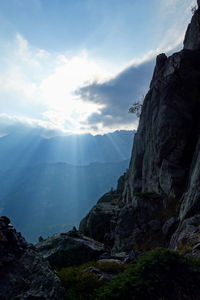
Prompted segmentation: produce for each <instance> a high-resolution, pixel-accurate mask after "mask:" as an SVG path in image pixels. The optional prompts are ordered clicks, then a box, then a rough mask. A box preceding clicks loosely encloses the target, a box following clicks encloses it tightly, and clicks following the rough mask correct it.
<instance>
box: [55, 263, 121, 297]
mask: <svg viewBox="0 0 200 300" xmlns="http://www.w3.org/2000/svg"><path fill="white" fill-rule="evenodd" d="M89 267H95V268H97V269H99V270H100V271H102V272H105V273H112V274H117V273H119V272H122V271H123V270H124V269H125V268H126V265H124V264H123V263H121V264H120V263H117V262H113V261H111V262H109V261H106V260H105V261H99V262H89V263H86V264H83V265H80V266H78V267H77V266H73V267H67V268H63V269H61V270H60V271H59V272H58V276H59V277H60V279H61V282H62V284H63V286H64V288H65V290H66V298H67V299H68V300H89V299H92V300H93V299H94V297H95V292H96V289H97V288H99V287H101V286H103V285H104V284H105V281H104V280H102V281H100V280H99V279H98V276H96V275H95V274H94V273H91V272H86V271H85V270H86V269H87V268H89Z"/></svg>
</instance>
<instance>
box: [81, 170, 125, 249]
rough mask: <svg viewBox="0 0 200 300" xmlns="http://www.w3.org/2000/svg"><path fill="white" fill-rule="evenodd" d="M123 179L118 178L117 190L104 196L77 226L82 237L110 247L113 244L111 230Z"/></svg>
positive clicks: (117, 210) (115, 216)
mask: <svg viewBox="0 0 200 300" xmlns="http://www.w3.org/2000/svg"><path fill="white" fill-rule="evenodd" d="M125 177H126V174H124V175H122V176H121V177H120V178H119V180H118V184H117V189H116V190H115V191H113V190H111V191H110V192H108V193H106V194H104V195H103V196H102V197H101V198H100V199H99V200H98V202H97V204H96V205H95V206H94V207H93V208H92V209H91V210H90V212H89V213H88V214H87V216H86V217H85V218H84V219H83V220H82V221H81V222H80V225H79V229H80V231H81V232H82V233H83V234H84V235H87V236H89V237H91V238H93V239H95V240H97V241H100V242H103V243H105V244H106V245H107V246H110V247H111V246H112V245H113V243H114V236H113V228H114V227H115V224H116V219H117V215H118V213H119V210H120V204H121V199H122V191H123V188H124V181H125Z"/></svg>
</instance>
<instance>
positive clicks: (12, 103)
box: [0, 0, 195, 135]
mask: <svg viewBox="0 0 200 300" xmlns="http://www.w3.org/2000/svg"><path fill="white" fill-rule="evenodd" d="M194 4H195V1H192V2H191V1H189V0H184V1H183V0H173V1H172V0H163V1H162V2H161V3H160V2H159V4H158V6H157V10H156V11H155V18H157V19H158V21H157V22H158V24H161V27H162V30H160V29H159V28H157V29H156V30H155V33H156V36H155V37H152V40H153V39H154V40H156V41H160V43H157V42H156V46H155V47H154V45H153V44H152V45H153V46H151V47H152V50H151V48H148V51H146V53H145V54H144V55H141V56H138V55H137V57H134V54H133V59H132V60H127V61H126V59H125V58H123V59H122V60H121V61H120V62H116V61H112V59H111V58H109V59H108V58H103V59H99V58H97V56H95V53H94V49H89V50H84V49H83V50H81V51H79V52H76V53H74V52H73V55H72V54H71V53H70V52H66V51H63V52H62V53H53V52H52V51H46V50H44V49H39V48H36V47H33V46H32V45H31V44H30V43H29V42H28V41H27V40H26V39H25V38H24V37H23V36H22V35H21V34H19V33H17V34H15V35H12V38H11V35H10V36H9V39H6V38H5V37H4V40H2V41H1V45H2V47H1V50H0V69H1V73H0V135H3V134H6V133H11V132H13V131H16V130H18V131H19V130H21V131H23V130H26V131H27V130H33V129H34V130H36V131H38V132H43V133H44V134H45V135H46V133H47V134H49V132H52V134H55V133H59V134H60V133H61V132H62V134H67V133H73V132H76V133H84V132H90V133H92V134H96V133H103V132H108V131H113V130H116V129H136V127H137V122H138V120H137V118H136V117H135V115H133V114H129V113H128V110H129V108H130V106H131V105H132V103H133V102H135V101H138V100H140V99H141V98H143V95H145V94H146V92H147V91H148V88H149V83H150V80H151V76H152V73H153V68H154V64H155V57H156V55H157V54H159V53H161V52H168V53H170V51H174V50H176V49H178V48H177V47H180V43H181V42H182V40H183V36H184V32H185V26H186V24H187V22H188V19H189V18H190V16H191V12H190V7H191V6H192V5H194ZM179 7H180V9H179ZM163 16H164V17H163ZM162 18H163V20H162ZM180 20H182V21H181V22H180ZM164 27H165V34H163V30H164V29H163V28H164ZM132 39H134V37H132ZM145 46H146V45H145ZM102 47H103V45H102ZM116 52H117V49H116ZM91 53H92V54H91ZM23 127H24V128H23Z"/></svg>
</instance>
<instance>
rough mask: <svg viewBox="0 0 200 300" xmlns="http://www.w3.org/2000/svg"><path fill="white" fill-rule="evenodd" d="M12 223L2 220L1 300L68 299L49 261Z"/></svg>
mask: <svg viewBox="0 0 200 300" xmlns="http://www.w3.org/2000/svg"><path fill="white" fill-rule="evenodd" d="M9 223H10V222H9V219H8V218H6V217H1V218H0V299H1V300H14V299H20V300H25V299H27V300H28V299H29V300H30V299H38V300H39V299H40V300H49V299H52V300H53V299H55V300H56V299H57V300H62V299H64V291H63V288H62V287H61V284H60V281H59V279H58V277H57V276H56V274H55V273H54V271H52V270H51V268H50V266H49V264H48V262H47V261H45V260H44V259H43V258H42V256H40V255H39V253H38V252H37V250H36V249H35V247H34V246H33V245H32V244H28V243H27V242H26V241H25V240H24V238H23V237H22V236H21V234H20V233H18V232H16V230H15V229H14V228H13V227H12V225H10V224H9Z"/></svg>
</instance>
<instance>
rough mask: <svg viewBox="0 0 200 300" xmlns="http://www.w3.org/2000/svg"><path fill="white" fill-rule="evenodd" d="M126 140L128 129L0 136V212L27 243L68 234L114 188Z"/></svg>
mask: <svg viewBox="0 0 200 300" xmlns="http://www.w3.org/2000/svg"><path fill="white" fill-rule="evenodd" d="M132 142H133V132H132V131H117V132H114V133H112V134H108V135H103V136H91V135H82V136H69V137H55V138H52V139H44V138H41V137H39V136H31V135H30V136H24V135H9V136H6V137H3V138H0V154H1V155H0V165H1V171H0V182H1V185H0V214H1V215H7V216H8V217H10V218H11V220H12V223H13V225H14V226H15V227H16V228H17V230H19V231H21V232H22V233H23V235H24V236H25V237H26V238H27V240H28V241H31V242H36V241H37V239H38V237H39V236H40V235H42V236H44V237H46V236H48V235H52V234H53V233H58V232H62V231H67V230H70V229H71V228H72V226H74V225H76V226H77V225H78V224H79V221H80V220H81V218H83V217H84V215H85V214H86V213H87V212H88V211H89V209H90V208H91V207H92V206H93V205H94V204H95V202H96V201H97V199H98V198H99V197H100V196H102V194H103V193H105V192H106V191H108V190H109V189H111V188H112V187H113V188H115V186H116V183H117V179H118V178H119V176H120V175H122V174H123V173H124V171H125V170H126V168H128V163H129V158H130V155H131V153H130V152H131V147H132ZM66 162H68V163H66ZM69 162H70V163H69Z"/></svg>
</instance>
